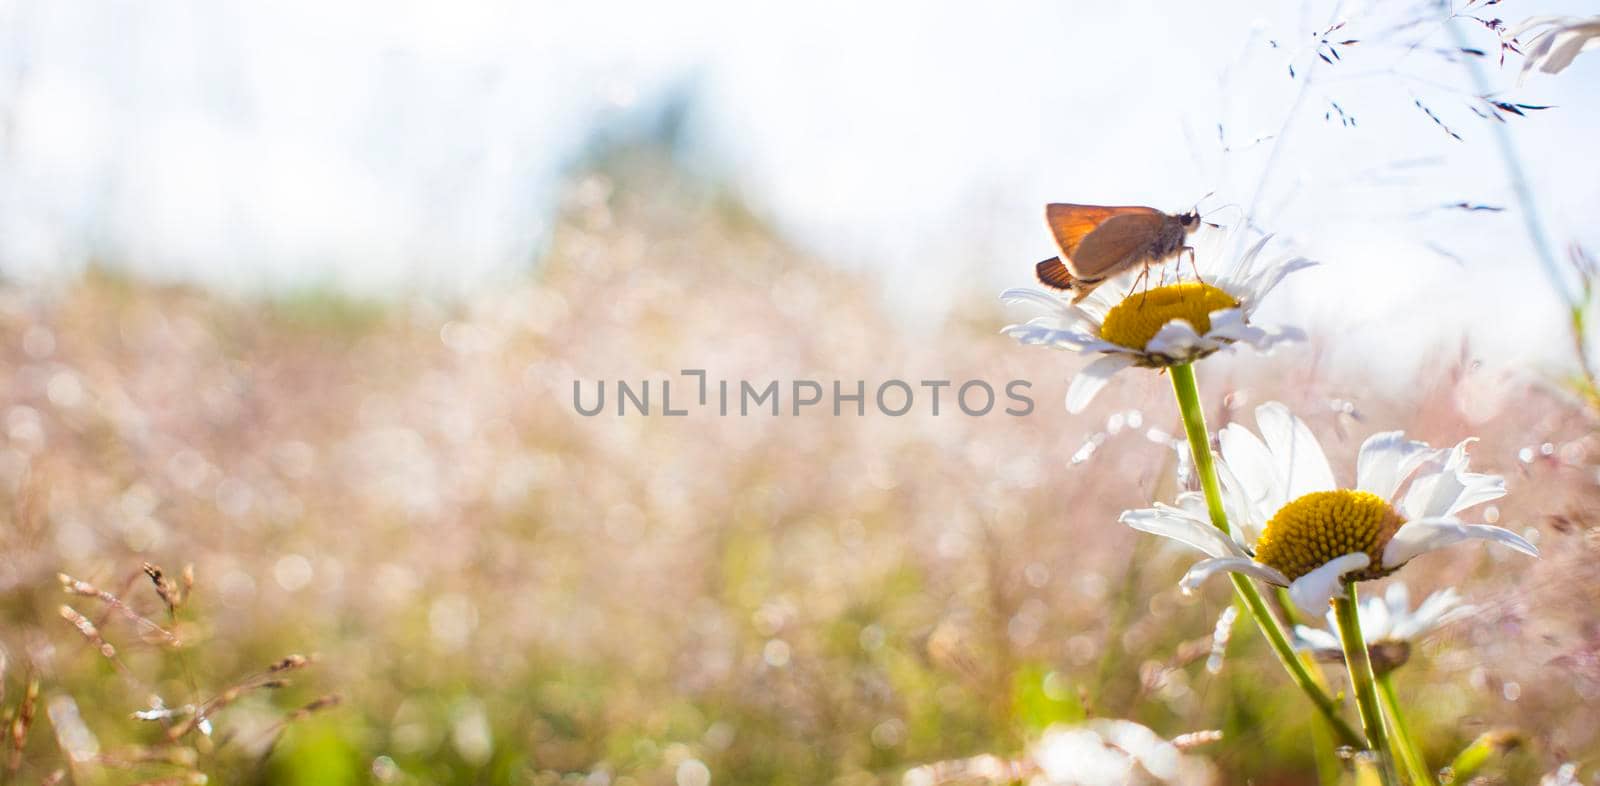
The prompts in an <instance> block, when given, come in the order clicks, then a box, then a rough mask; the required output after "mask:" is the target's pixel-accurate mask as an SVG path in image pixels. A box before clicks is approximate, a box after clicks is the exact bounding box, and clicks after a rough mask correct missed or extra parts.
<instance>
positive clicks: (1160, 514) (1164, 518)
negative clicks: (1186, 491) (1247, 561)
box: [1117, 505, 1245, 557]
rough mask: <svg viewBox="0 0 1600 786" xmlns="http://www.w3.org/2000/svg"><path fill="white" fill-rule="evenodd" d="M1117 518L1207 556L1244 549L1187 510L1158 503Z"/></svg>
mask: <svg viewBox="0 0 1600 786" xmlns="http://www.w3.org/2000/svg"><path fill="white" fill-rule="evenodd" d="M1117 520H1118V521H1119V522H1121V523H1123V524H1126V525H1128V526H1130V527H1133V528H1134V529H1136V530H1139V531H1140V532H1148V533H1150V534H1152V535H1160V536H1162V537H1164V538H1171V539H1172V540H1175V541H1178V542H1179V543H1182V544H1184V545H1187V546H1191V547H1193V548H1196V549H1199V550H1200V551H1203V552H1205V553H1206V556H1208V557H1242V556H1244V555H1245V554H1244V549H1241V548H1240V547H1239V546H1238V544H1236V543H1234V542H1233V539H1232V538H1230V537H1228V536H1227V535H1225V534H1223V532H1222V531H1221V530H1219V529H1217V528H1216V527H1213V526H1211V524H1210V522H1207V521H1205V520H1203V519H1199V518H1196V517H1194V516H1192V515H1190V514H1189V513H1188V512H1186V511H1184V510H1182V509H1180V508H1174V507H1169V506H1167V505H1157V506H1156V507H1154V508H1145V509H1143V510H1130V511H1128V512H1126V513H1123V514H1122V516H1121V517H1119V518H1118V519H1117Z"/></svg>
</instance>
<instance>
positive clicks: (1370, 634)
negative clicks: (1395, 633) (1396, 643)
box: [1358, 596, 1395, 642]
mask: <svg viewBox="0 0 1600 786" xmlns="http://www.w3.org/2000/svg"><path fill="white" fill-rule="evenodd" d="M1358 613H1359V614H1360V615H1361V637H1362V638H1363V639H1365V640H1367V641H1369V642H1371V641H1381V640H1383V639H1384V638H1387V637H1388V636H1389V633H1390V631H1392V630H1394V621H1395V620H1394V614H1392V613H1391V610H1390V608H1389V604H1388V602H1387V601H1386V600H1385V599H1384V598H1382V597H1378V596H1373V597H1370V598H1366V599H1364V600H1362V601H1361V606H1360V608H1359V610H1358Z"/></svg>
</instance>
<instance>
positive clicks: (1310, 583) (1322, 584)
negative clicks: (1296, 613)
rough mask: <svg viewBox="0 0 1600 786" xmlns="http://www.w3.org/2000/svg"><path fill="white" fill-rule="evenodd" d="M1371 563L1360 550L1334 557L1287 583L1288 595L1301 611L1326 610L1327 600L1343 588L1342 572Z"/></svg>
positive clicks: (1309, 612) (1316, 611) (1317, 611)
mask: <svg viewBox="0 0 1600 786" xmlns="http://www.w3.org/2000/svg"><path fill="white" fill-rule="evenodd" d="M1371 563H1372V559H1371V558H1370V557H1368V556H1367V555H1366V553H1365V552H1360V551H1358V552H1356V553H1354V554H1346V555H1344V556H1342V557H1334V558H1333V559H1331V560H1328V561H1327V562H1325V563H1323V564H1322V565H1321V566H1320V567H1318V568H1317V569H1316V570H1313V571H1311V572H1310V573H1307V574H1306V575H1304V576H1301V577H1300V578H1298V579H1295V580H1294V582H1293V583H1291V584H1290V585H1289V597H1290V598H1291V599H1293V600H1294V605H1295V606H1297V607H1298V608H1299V609H1300V611H1301V612H1302V613H1304V614H1307V615H1312V616H1314V615H1316V614H1317V613H1319V612H1323V611H1326V610H1327V608H1328V601H1330V600H1332V599H1333V596H1334V595H1337V594H1339V593H1340V592H1341V591H1342V590H1343V588H1344V585H1343V584H1342V583H1341V582H1342V580H1343V579H1344V574H1346V573H1349V572H1351V571H1356V570H1361V569H1362V568H1365V567H1366V566H1367V565H1370V564H1371Z"/></svg>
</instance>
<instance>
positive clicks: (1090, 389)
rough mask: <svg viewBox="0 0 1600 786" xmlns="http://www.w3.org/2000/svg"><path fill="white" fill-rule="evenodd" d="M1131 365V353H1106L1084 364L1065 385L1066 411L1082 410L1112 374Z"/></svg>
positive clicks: (1077, 411)
mask: <svg viewBox="0 0 1600 786" xmlns="http://www.w3.org/2000/svg"><path fill="white" fill-rule="evenodd" d="M1131 365H1133V356H1132V355H1106V356H1104V357H1102V358H1099V359H1098V360H1095V361H1094V362H1093V363H1090V364H1089V365H1087V366H1084V367H1083V370H1082V371H1079V372H1078V375H1077V376H1075V377H1073V378H1072V384H1071V385H1068V386H1067V411H1068V412H1071V413H1073V414H1077V413H1079V412H1082V411H1083V409H1084V407H1087V406H1089V402H1090V401H1093V400H1094V397H1095V394H1096V393H1099V392H1100V389H1101V388H1103V387H1105V386H1106V383H1107V382H1110V381H1111V376H1112V375H1113V374H1115V373H1117V372H1118V371H1121V370H1123V369H1125V368H1127V367H1129V366H1131Z"/></svg>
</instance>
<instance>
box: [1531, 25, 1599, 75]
mask: <svg viewBox="0 0 1600 786" xmlns="http://www.w3.org/2000/svg"><path fill="white" fill-rule="evenodd" d="M1540 28H1543V29H1540ZM1530 30H1539V32H1538V33H1535V34H1534V36H1533V37H1532V38H1530V39H1528V40H1527V41H1524V42H1522V44H1523V46H1524V47H1526V48H1527V51H1526V52H1525V53H1524V55H1523V57H1524V59H1523V61H1522V76H1523V77H1526V76H1527V75H1528V72H1529V71H1532V70H1533V69H1535V68H1537V69H1539V70H1540V71H1542V72H1544V73H1546V74H1559V73H1561V71H1562V70H1563V69H1565V68H1566V67H1567V66H1569V65H1572V61H1573V60H1574V59H1576V58H1577V57H1578V55H1579V54H1581V53H1583V52H1587V51H1589V50H1590V49H1594V48H1595V47H1600V16H1591V17H1581V16H1533V17H1528V18H1527V19H1524V20H1522V24H1520V25H1517V26H1516V27H1515V28H1513V29H1512V30H1511V31H1510V35H1511V37H1512V38H1519V37H1520V36H1521V35H1522V34H1523V33H1526V32H1528V31H1530Z"/></svg>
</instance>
